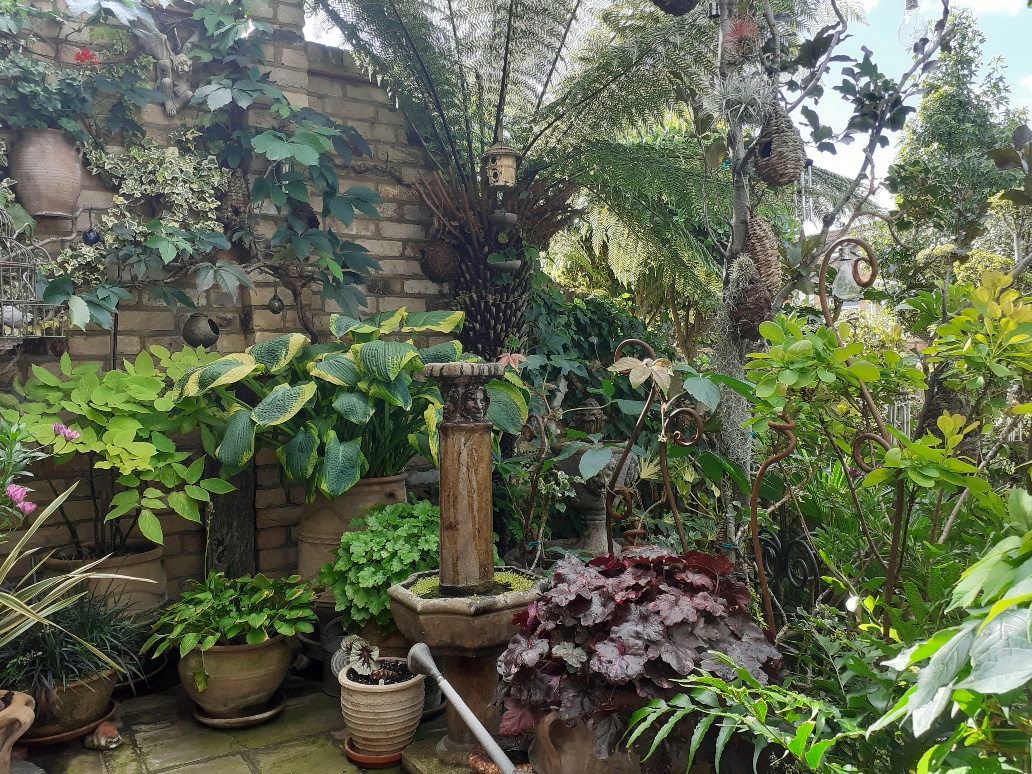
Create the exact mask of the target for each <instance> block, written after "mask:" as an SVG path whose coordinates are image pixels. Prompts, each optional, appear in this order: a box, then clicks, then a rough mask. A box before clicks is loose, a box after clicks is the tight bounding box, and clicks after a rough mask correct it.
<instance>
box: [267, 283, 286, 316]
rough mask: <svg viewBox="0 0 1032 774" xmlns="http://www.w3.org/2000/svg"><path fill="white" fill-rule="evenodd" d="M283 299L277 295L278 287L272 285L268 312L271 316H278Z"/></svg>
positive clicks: (281, 308)
mask: <svg viewBox="0 0 1032 774" xmlns="http://www.w3.org/2000/svg"><path fill="white" fill-rule="evenodd" d="M283 306H284V304H283V299H282V298H280V295H279V285H277V284H275V283H273V286H272V298H270V299H269V305H268V307H267V308H268V310H269V311H270V312H272V313H273V314H280V313H281V312H282V311H283Z"/></svg>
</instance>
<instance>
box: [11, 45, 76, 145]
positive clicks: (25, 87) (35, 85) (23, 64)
mask: <svg viewBox="0 0 1032 774" xmlns="http://www.w3.org/2000/svg"><path fill="white" fill-rule="evenodd" d="M95 96H96V81H95V76H94V74H93V73H89V72H87V71H86V70H84V69H73V68H55V67H54V66H53V65H51V64H49V63H47V62H45V61H43V60H42V59H38V58H36V57H34V56H26V55H25V54H23V53H21V52H18V51H14V52H11V53H10V54H9V55H8V56H7V57H6V58H4V59H2V60H0V105H3V108H4V110H3V123H4V125H5V126H7V127H8V128H15V129H64V130H65V131H67V132H68V133H69V134H71V135H72V136H73V137H75V138H76V139H77V140H83V141H84V140H86V139H87V135H86V133H85V131H84V130H83V127H82V125H81V123H80V118H81V117H82V116H88V115H90V113H91V112H92V110H93V100H94V97H95Z"/></svg>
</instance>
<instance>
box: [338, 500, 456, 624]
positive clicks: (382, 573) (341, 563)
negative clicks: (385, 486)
mask: <svg viewBox="0 0 1032 774" xmlns="http://www.w3.org/2000/svg"><path fill="white" fill-rule="evenodd" d="M439 521H440V509H439V508H438V507H437V506H435V505H433V504H431V503H429V502H427V501H425V500H419V501H416V502H413V503H392V504H390V505H379V506H376V507H374V508H371V509H369V511H368V512H367V513H366V514H365V516H360V517H358V518H357V519H355V520H354V521H353V522H352V527H353V528H357V529H353V530H352V531H350V532H345V533H344V534H343V535H341V538H340V546H339V547H338V548H337V554H336V556H335V557H334V560H333V561H332V562H327V563H326V564H325V565H323V567H322V569H321V570H320V571H319V582H320V583H325V584H326V585H328V586H329V587H330V590H331V591H332V592H333V598H334V600H336V603H337V609H338V610H340V611H341V619H342V621H343V623H344V631H355V630H357V629H361V628H362V627H363V626H364V625H365V624H367V623H369V622H372V623H374V624H376V626H377V627H378V628H379V629H380V631H382V632H388V631H392V630H393V629H395V628H396V627H395V623H394V616H392V615H391V604H390V598H389V597H388V596H387V589H389V588H390V587H391V586H393V585H394V584H395V583H401V582H402V581H403V580H405V579H406V578H407V577H408V576H409V575H411V574H412V573H414V572H423V571H424V570H436V569H437V562H438V559H437V542H438V523H439Z"/></svg>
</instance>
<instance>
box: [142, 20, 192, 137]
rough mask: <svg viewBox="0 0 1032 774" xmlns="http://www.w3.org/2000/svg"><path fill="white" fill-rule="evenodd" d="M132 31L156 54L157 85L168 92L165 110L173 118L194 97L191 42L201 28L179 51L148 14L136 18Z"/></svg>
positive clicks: (146, 49)
mask: <svg viewBox="0 0 1032 774" xmlns="http://www.w3.org/2000/svg"><path fill="white" fill-rule="evenodd" d="M133 34H134V35H136V37H137V39H138V40H139V41H140V47H141V48H143V50H144V51H145V52H146V53H148V54H150V56H152V57H154V88H155V89H156V90H158V91H160V92H163V93H164V94H165V101H164V103H163V104H164V107H165V114H166V115H167V116H168V117H169V118H172V117H174V116H175V115H176V113H178V112H179V111H180V110H182V109H183V108H184V107H186V106H187V105H188V104H190V100H191V99H192V98H193V91H191V90H190V73H191V72H192V71H193V62H192V61H191V60H190V57H189V55H188V52H189V49H190V44H191V43H193V41H194V40H195V39H196V38H197V37H199V35H200V31H199V30H198V31H195V32H194V33H193V34H192V35H191V36H190V37H189V38H187V39H186V41H184V42H183V43H181V44H180V45H179V50H178V51H173V50H172V42H171V41H170V40H169V37H168V35H166V34H165V33H164V32H162V31H161V30H160V29H158V27H157V25H155V24H154V22H153V21H152V20H150V19H148V18H146V17H141V18H140V19H139V20H137V22H136V24H135V25H134V26H133Z"/></svg>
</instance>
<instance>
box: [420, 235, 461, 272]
mask: <svg viewBox="0 0 1032 774" xmlns="http://www.w3.org/2000/svg"><path fill="white" fill-rule="evenodd" d="M419 268H421V269H422V270H423V274H425V275H426V276H427V278H428V279H431V280H433V281H434V282H449V281H450V280H451V279H453V278H454V277H455V272H456V271H458V269H459V254H458V252H456V250H455V248H454V247H453V246H452V244H451V243H450V242H446V241H445V240H443V239H433V240H431V241H430V242H427V244H426V246H425V247H424V248H423V255H422V257H421V258H420V260H419Z"/></svg>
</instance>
